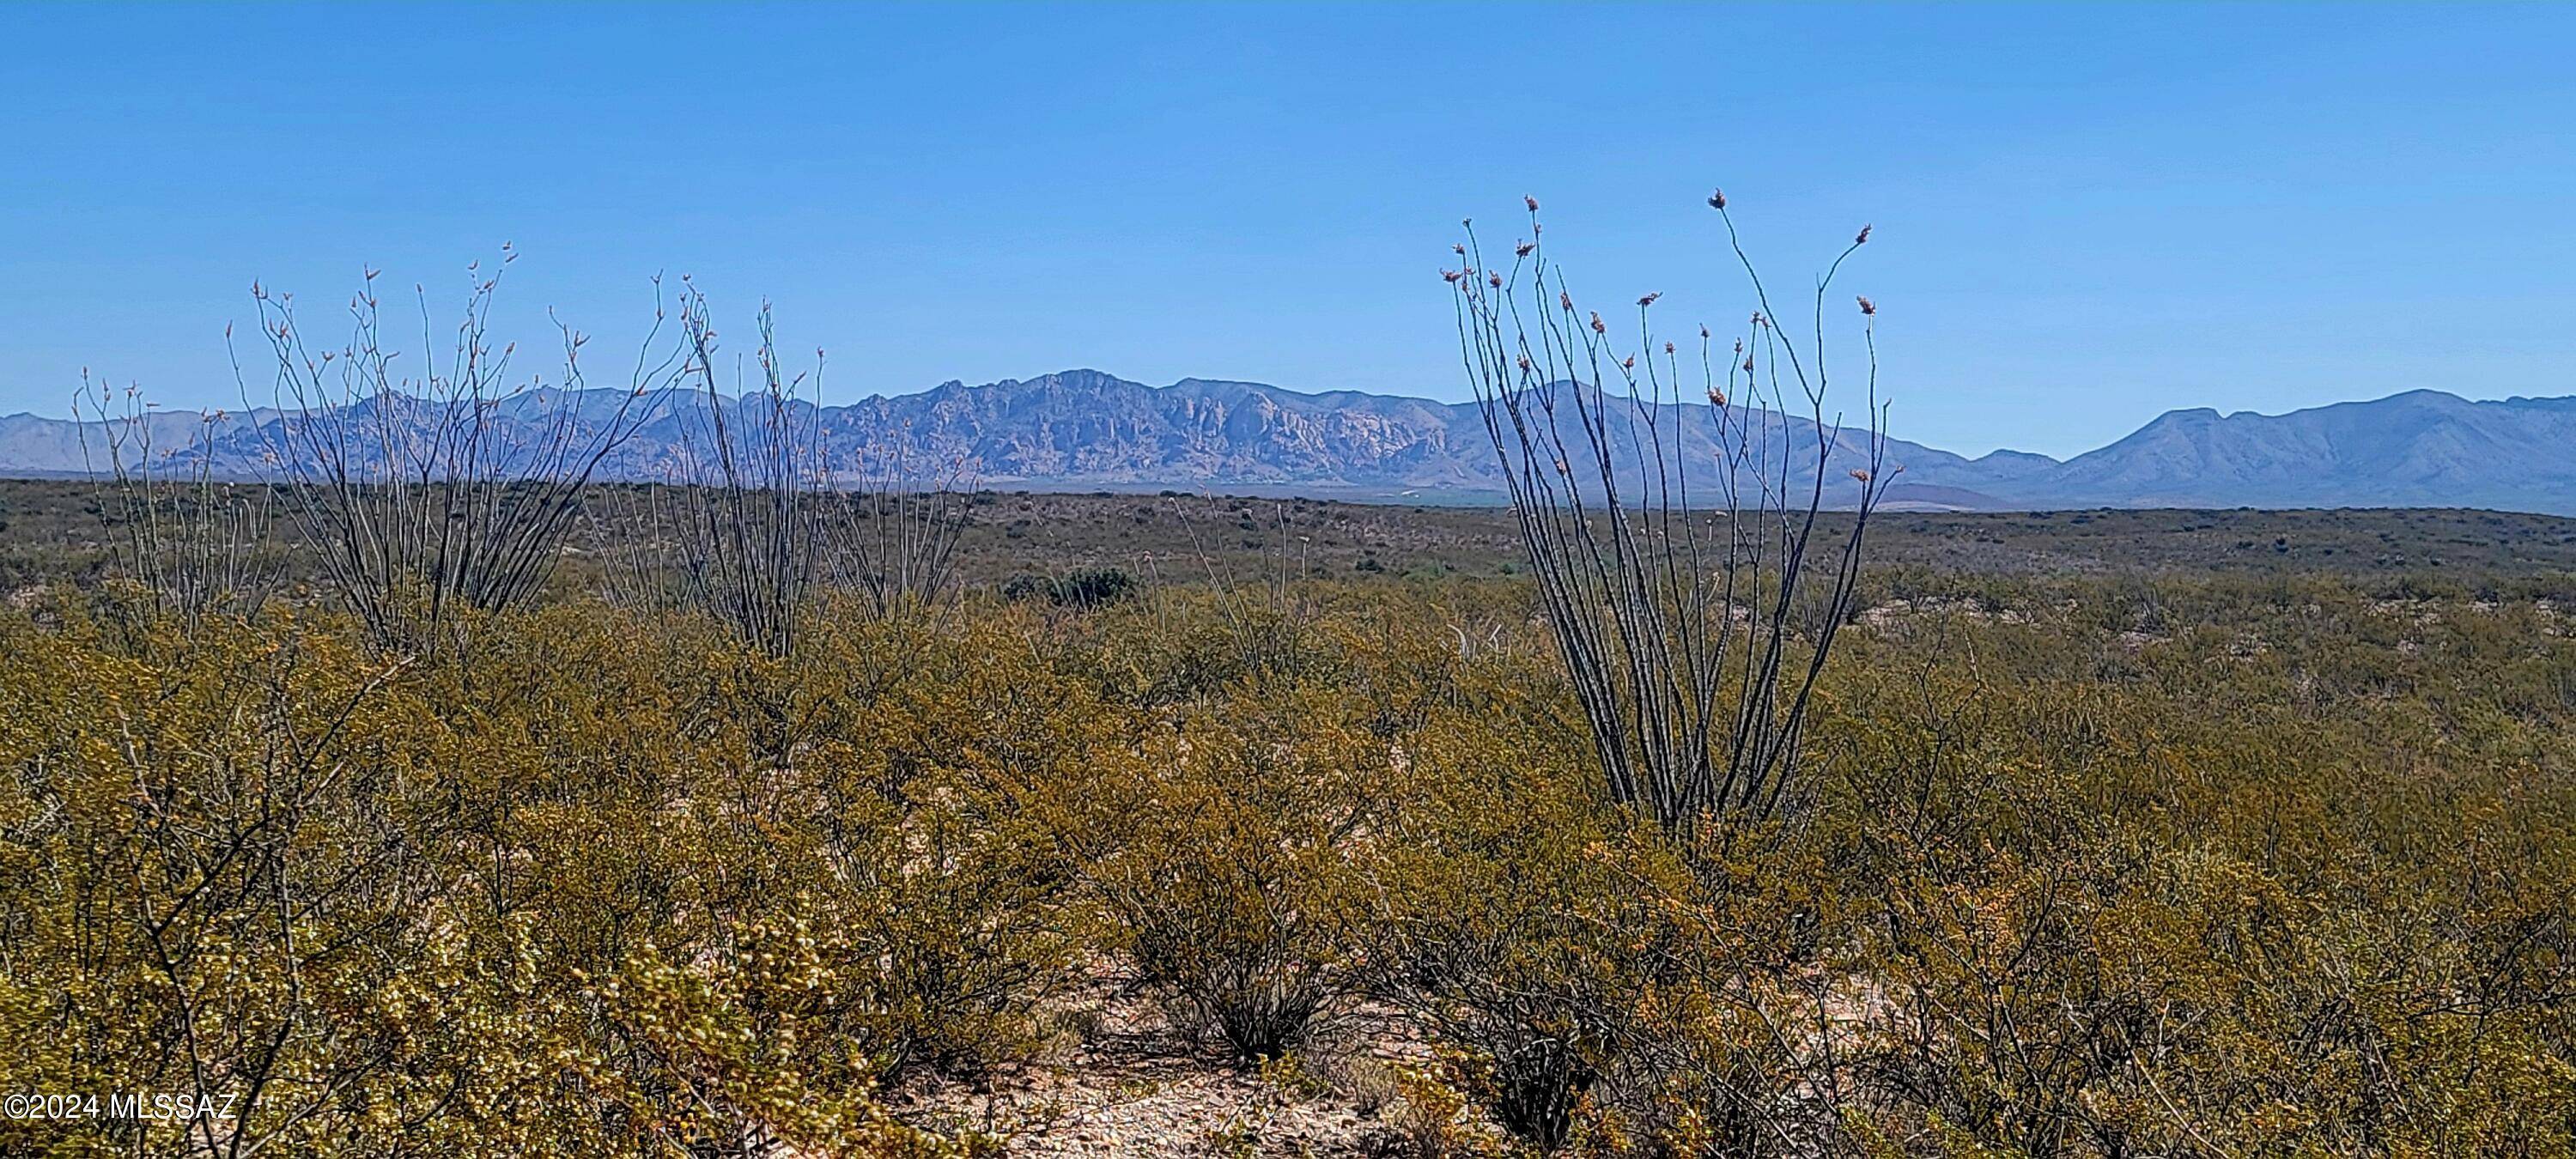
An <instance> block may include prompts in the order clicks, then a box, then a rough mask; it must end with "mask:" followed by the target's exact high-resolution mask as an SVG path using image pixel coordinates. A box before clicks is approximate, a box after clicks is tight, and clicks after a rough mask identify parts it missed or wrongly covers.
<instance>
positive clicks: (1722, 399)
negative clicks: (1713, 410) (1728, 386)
mask: <svg viewBox="0 0 2576 1159" xmlns="http://www.w3.org/2000/svg"><path fill="white" fill-rule="evenodd" d="M1708 404H1709V405H1710V406H1725V405H1726V392H1725V391H1722V390H1719V389H1718V388H1716V387H1714V386H1712V387H1710V388H1708Z"/></svg>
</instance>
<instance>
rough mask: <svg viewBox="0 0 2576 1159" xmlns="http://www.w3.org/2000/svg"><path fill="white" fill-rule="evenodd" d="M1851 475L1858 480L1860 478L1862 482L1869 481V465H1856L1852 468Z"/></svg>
mask: <svg viewBox="0 0 2576 1159" xmlns="http://www.w3.org/2000/svg"><path fill="white" fill-rule="evenodd" d="M1851 477H1852V478H1855V479H1858V480H1860V481H1861V482H1863V483H1866V482H1869V468H1867V467H1854V468H1852V473H1851Z"/></svg>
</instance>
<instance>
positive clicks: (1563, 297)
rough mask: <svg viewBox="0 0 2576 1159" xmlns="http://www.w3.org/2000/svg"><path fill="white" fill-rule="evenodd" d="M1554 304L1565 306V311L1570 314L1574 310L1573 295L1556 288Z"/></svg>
mask: <svg viewBox="0 0 2576 1159" xmlns="http://www.w3.org/2000/svg"><path fill="white" fill-rule="evenodd" d="M1556 304H1557V305H1559V306H1563V307H1565V312H1566V313H1568V314H1571V313H1573V312H1574V295H1572V294H1569V293H1566V292H1565V291H1563V290H1558V291H1557V292H1556Z"/></svg>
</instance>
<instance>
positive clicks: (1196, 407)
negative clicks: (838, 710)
mask: <svg viewBox="0 0 2576 1159" xmlns="http://www.w3.org/2000/svg"><path fill="white" fill-rule="evenodd" d="M1571 389H1573V388H1572V387H1571V385H1570V384H1560V385H1559V386H1558V387H1557V388H1556V390H1558V391H1560V392H1562V391H1566V390H1571ZM1558 397H1559V398H1560V399H1562V398H1563V397H1564V396H1563V395H1562V394H1559V396H1558ZM620 401H622V396H621V395H618V394H617V393H615V392H608V391H594V392H588V393H585V394H582V395H579V396H567V395H563V394H560V393H557V392H551V391H541V392H530V393H529V394H527V395H523V396H518V397H515V398H513V399H512V400H510V402H509V403H508V404H507V405H506V406H505V407H504V408H502V410H501V411H499V412H498V413H499V415H500V418H501V420H502V421H505V422H509V423H514V424H517V425H518V426H520V427H522V428H526V429H535V428H536V427H537V425H538V424H539V423H541V422H543V421H545V419H546V418H547V417H548V416H550V415H553V414H557V413H560V412H561V410H562V409H563V408H564V407H565V406H566V405H567V404H570V405H571V406H574V407H576V408H578V414H579V424H578V425H580V426H582V427H584V428H585V429H596V427H597V426H598V424H599V423H601V422H603V421H605V419H606V416H607V415H608V414H610V413H612V412H613V411H614V409H615V407H616V406H617V405H618V403H619V402H620ZM705 408H706V402H705V400H704V399H703V398H700V397H697V396H692V395H685V394H683V395H677V396H673V397H672V398H670V399H667V400H665V401H664V402H663V403H662V405H661V406H660V407H659V408H658V409H657V411H656V412H655V413H654V414H652V415H651V416H649V417H648V419H647V420H646V421H645V422H644V423H643V425H642V426H641V427H640V428H639V429H638V431H637V433H636V435H635V437H634V438H632V439H631V440H629V441H628V442H627V443H626V444H625V445H624V446H622V447H620V448H619V449H618V450H617V452H616V453H615V454H613V455H612V456H610V458H609V459H607V460H606V461H605V462H604V463H603V464H602V474H603V476H604V477H607V478H613V479H661V478H669V477H673V476H674V475H675V474H678V473H682V472H683V471H684V468H685V466H686V464H687V462H688V461H689V455H688V450H687V448H688V446H689V445H690V443H691V435H692V434H693V433H696V434H698V435H699V436H700V438H699V441H701V442H702V441H703V432H704V430H705V429H706V426H707V423H706V414H705ZM393 413H397V414H398V413H399V412H398V411H397V412H393ZM801 413H802V414H806V415H810V416H811V419H812V421H813V423H814V426H815V429H816V430H817V431H818V432H819V435H820V439H821V442H822V445H823V447H824V450H825V453H826V454H827V455H828V456H829V457H830V458H831V460H832V461H833V462H834V463H836V464H840V465H842V466H843V467H844V469H855V470H856V471H858V472H859V473H861V474H866V473H868V471H869V467H868V464H872V463H883V462H888V461H905V462H913V463H928V462H940V463H961V464H965V465H967V466H968V468H969V469H970V470H971V472H972V473H973V475H974V477H975V478H976V479H978V480H979V481H980V482H981V483H982V484H983V485H985V486H996V487H1025V488H1032V489H1043V488H1056V489H1078V490H1089V489H1100V488H1117V489H1133V488H1189V489H1197V488H1201V487H1207V488H1216V489H1224V488H1238V489H1275V490H1291V489H1303V490H1313V491H1317V492H1328V493H1341V494H1347V495H1354V496H1359V497H1366V496H1371V495H1374V496H1378V497H1383V498H1393V497H1398V496H1403V495H1407V494H1413V495H1423V496H1435V497H1448V498H1477V497H1483V498H1486V499H1490V498H1492V497H1494V496H1496V495H1497V494H1498V493H1499V492H1500V490H1501V488H1502V477H1501V475H1500V474H1499V472H1498V470H1497V468H1496V465H1495V460H1494V453H1493V447H1492V444H1491V442H1490V438H1489V436H1488V434H1487V432H1486V428H1485V423H1484V417H1483V414H1482V413H1481V411H1480V410H1479V409H1478V408H1477V407H1476V406H1475V405H1474V404H1472V403H1439V402H1433V401H1430V400H1428V399H1419V398H1406V397H1401V396H1393V395H1376V394H1364V393H1359V392H1355V391H1335V392H1330V393H1325V394H1305V393H1301V392H1298V391H1292V390H1285V389H1282V388H1280V387H1275V386H1269V385H1265V384H1262V383H1253V382H1227V381H1218V380H1210V379H1196V378H1190V379H1183V380H1181V381H1179V382H1176V383H1174V384H1172V385H1170V386H1166V387H1151V386H1146V385H1144V384H1142V383H1137V382H1131V381H1128V380H1125V379H1121V378H1118V377H1116V376H1114V375H1110V374H1105V373H1102V372H1100V371H1096V370H1068V371H1064V372H1061V373H1057V374H1048V375H1042V376H1040V377H1037V378H1032V379H1026V380H1006V381H1002V382H996V383H990V384H987V385H984V386H967V385H965V384H963V383H959V382H949V383H945V384H942V385H940V386H938V387H935V388H933V389H931V390H927V391H923V392H920V393H918V394H908V395H894V396H878V397H872V398H867V399H862V400H859V401H857V402H854V403H850V404H848V405H845V406H835V407H825V408H822V409H821V410H820V411H810V410H809V411H805V412H801ZM1569 413H1570V409H1569ZM1609 413H1610V414H1611V415H1612V417H1613V419H1614V421H1613V422H1611V423H1610V430H1611V435H1612V442H1613V444H1614V445H1613V450H1612V460H1613V463H1614V465H1616V466H1617V468H1618V471H1619V475H1620V477H1621V479H1622V486H1623V488H1624V489H1627V490H1628V491H1629V492H1630V493H1631V494H1634V493H1636V490H1637V489H1638V488H1639V487H1640V486H1642V484H1643V483H1644V481H1645V478H1646V474H1647V472H1646V470H1645V466H1646V464H1648V463H1650V462H1652V461H1653V460H1654V458H1655V456H1656V454H1657V453H1658V452H1657V448H1658V447H1660V448H1661V451H1660V453H1661V454H1662V455H1663V456H1664V457H1665V458H1666V460H1667V461H1674V460H1679V461H1687V462H1690V463H1691V464H1693V467H1694V470H1695V471H1696V472H1698V474H1697V475H1696V476H1695V479H1694V482H1693V484H1692V485H1693V487H1694V493H1693V498H1694V499H1695V500H1696V501H1699V502H1712V501H1715V500H1716V499H1717V497H1718V496H1719V494H1720V488H1719V487H1718V482H1719V481H1718V480H1717V479H1716V478H1715V477H1714V472H1712V471H1710V470H1708V469H1707V466H1706V465H1707V464H1709V463H1711V462H1712V461H1714V456H1715V454H1716V451H1717V443H1716V440H1715V438H1714V434H1715V430H1716V422H1717V418H1716V415H1715V413H1714V411H1713V410H1712V408H1710V407H1709V406H1707V405H1705V404H1699V403H1688V404H1667V405H1665V406H1662V407H1658V408H1652V409H1646V408H1633V407H1631V406H1630V405H1629V404H1628V403H1627V402H1625V401H1624V400H1615V399H1614V400H1612V402H1611V409H1610V411H1609ZM1733 418H1734V421H1739V422H1751V423H1754V424H1756V429H1757V430H1759V431H1760V432H1761V437H1762V438H1764V439H1765V440H1769V441H1771V445H1772V446H1774V447H1778V446H1782V445H1786V446H1790V447H1796V448H1811V447H1812V446H1813V445H1814V440H1815V438H1816V437H1817V432H1816V429H1815V427H1814V426H1813V425H1812V424H1810V423H1808V422H1806V421H1805V420H1803V419H1799V418H1796V417H1793V416H1780V415H1770V414H1765V413H1762V412H1740V411H1739V412H1736V413H1734V415H1733ZM1565 421H1566V422H1567V424H1568V425H1567V428H1566V432H1565V435H1566V441H1567V442H1568V444H1569V445H1571V446H1573V447H1575V448H1578V449H1579V448H1580V446H1581V440H1580V439H1579V438H1577V437H1576V435H1575V432H1574V430H1573V428H1572V426H1571V419H1570V418H1568V419H1566V420H1565ZM150 422H151V424H152V430H153V435H154V442H155V444H156V445H157V446H159V447H162V448H171V447H180V448H186V447H189V446H191V445H192V441H193V440H194V439H195V438H196V436H197V434H198V432H199V424H200V422H201V420H200V418H199V416H196V415H193V414H188V415H175V414H155V415H154V416H153V417H152V418H151V419H150ZM362 425H363V424H362ZM211 429H212V430H213V431H214V438H213V440H212V443H211V446H212V454H213V457H214V461H215V465H216V468H217V470H218V471H220V472H222V473H224V474H227V475H233V476H243V477H248V476H256V475H259V474H261V473H262V466H263V462H264V457H265V456H266V455H267V454H268V453H269V452H270V451H272V450H273V449H275V448H277V447H280V446H283V445H285V444H286V443H288V442H289V441H290V440H289V439H288V438H287V436H288V435H289V434H290V433H291V431H290V428H289V427H288V426H287V425H286V424H285V421H284V417H283V416H282V415H281V414H280V413H279V412H277V411H274V410H258V411H253V412H250V413H246V414H232V415H226V416H224V417H222V418H221V419H220V420H218V421H216V422H215V423H214V424H213V426H212V428H211ZM83 433H84V432H83V431H81V430H80V428H78V427H76V426H75V425H74V424H72V423H70V422H66V421H63V420H57V419H44V418H38V417H35V416H30V415H17V416H10V417H6V418H0V473H5V474H18V475H27V474H78V473H81V472H83V471H84V470H85V469H87V468H86V466H85V464H87V463H88V462H91V461H101V462H103V460H101V459H99V454H100V448H101V447H102V446H103V440H101V439H100V438H99V433H98V432H97V431H96V430H95V429H93V430H91V431H89V432H87V433H88V434H89V436H90V448H89V452H88V456H89V457H88V458H86V459H85V458H84V455H83V448H82V438H81V436H82V434H83ZM2571 445H2576V398H2549V399H2531V398H2514V399H2508V400H2505V401H2502V402H2471V401H2468V400H2465V399H2461V398H2459V397H2456V396H2453V395H2449V394H2443V393H2440V392H2437V391H2426V390H2419V391H2412V392H2408V393H2406V394H2400V395H2395V396H2392V397H2389V398H2384V399H2378V400H2375V401H2370V402H2353V403H2339V404H2336V405H2333V406H2325V407H2318V408H2314V409H2311V410H2304V411H2297V412H2293V413H2291V414H2285V415H2258V414H2251V413H2239V414H2233V415H2224V416H2222V415H2220V414H2219V413H2218V412H2216V411H2213V410H2208V409H2198V410H2177V411H2172V412H2169V413H2167V414H2165V415H2163V416H2161V417H2159V418H2157V419H2156V420H2155V421H2153V422H2150V423H2148V424H2147V425H2146V426H2144V427H2141V428H2139V429H2138V431H2136V432H2135V433H2133V434H2131V435H2129V436H2128V437H2127V438H2124V439H2121V440H2120V441H2118V442H2116V443H2113V444H2111V445H2109V446H2107V447H2103V448H2101V449H2099V450H2095V451H2091V452H2087V453H2085V454H2083V455H2078V456H2076V457H2075V458H2072V459H2068V460H2066V461H2064V462H2059V461H2057V460H2055V459H2051V458H2048V457H2047V456H2044V455H2033V454H2027V453H2024V452H2019V451H1996V452H1993V453H1991V454H1988V455H1985V456H1982V457H1980V458H1976V459H1968V458H1965V457H1962V456H1959V455H1955V454H1952V453H1950V452H1947V451H1942V450H1938V449H1936V448H1932V447H1926V446H1923V445H1921V444H1917V443H1910V442H1905V441H1902V440H1890V443H1889V447H1888V459H1889V461H1890V462H1891V463H1892V464H1896V465H1901V466H1903V467H1904V468H1905V471H1904V474H1903V475H1902V476H1900V477H1899V478H1898V479H1897V480H1896V481H1895V482H1896V485H1895V486H1894V487H1893V488H1892V489H1891V491H1890V493H1889V495H1890V500H1891V501H1892V502H1896V503H1900V504H1919V505H1923V506H1940V507H1971V508H1974V507H2087V506H2113V507H2236V506H2255V507H2307V506H2443V507H2463V506H2465V507H2490V508H2498V509H2505V510H2523V511H2540V512H2553V513H2576V456H2571V455H2569V454H2567V453H2566V448H2568V447H2569V446H2571ZM1577 457H1580V456H1579V455H1578V456H1577ZM1800 457H1802V456H1798V457H1793V459H1792V461H1797V459H1798V458H1800ZM1864 461H1865V459H1864V456H1863V448H1862V446H1861V444H1860V442H1859V440H1858V439H1856V438H1854V437H1852V436H1849V435H1844V436H1842V437H1841V439H1840V440H1839V441H1838V442H1837V443H1836V445H1835V450H1834V455H1833V462H1832V464H1831V465H1830V467H1829V474H1828V476H1827V480H1826V482H1827V487H1828V493H1829V496H1835V497H1842V495H1843V493H1844V492H1848V491H1849V490H1850V484H1848V483H1847V482H1845V481H1844V480H1843V479H1842V475H1843V473H1844V472H1845V471H1847V470H1849V469H1851V468H1853V467H1857V466H1860V465H1863V463H1864ZM852 464H856V466H855V467H854V468H853V467H852V466H851V465H852ZM1569 466H1572V467H1576V468H1579V469H1586V470H1588V469H1589V468H1590V467H1591V466H1592V465H1591V464H1589V463H1575V464H1569ZM1808 479H1809V477H1807V476H1800V477H1798V478H1797V479H1796V482H1797V483H1798V484H1800V485H1802V486H1803V485H1804V484H1805V483H1806V482H1807V481H1808ZM1737 483H1738V485H1739V486H1740V487H1750V486H1752V480H1751V478H1750V476H1749V475H1748V476H1747V477H1745V478H1741V479H1738V480H1737Z"/></svg>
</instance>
